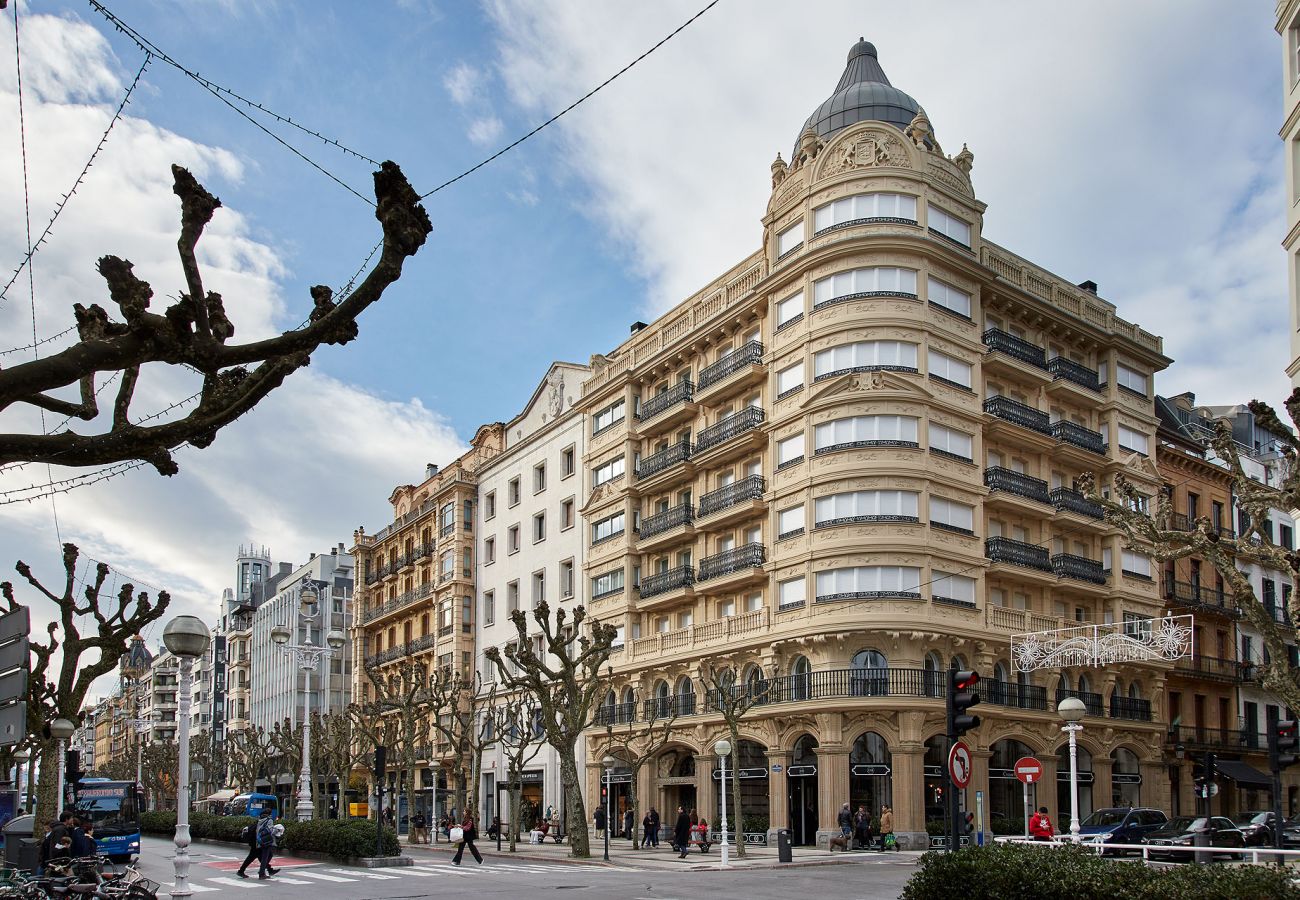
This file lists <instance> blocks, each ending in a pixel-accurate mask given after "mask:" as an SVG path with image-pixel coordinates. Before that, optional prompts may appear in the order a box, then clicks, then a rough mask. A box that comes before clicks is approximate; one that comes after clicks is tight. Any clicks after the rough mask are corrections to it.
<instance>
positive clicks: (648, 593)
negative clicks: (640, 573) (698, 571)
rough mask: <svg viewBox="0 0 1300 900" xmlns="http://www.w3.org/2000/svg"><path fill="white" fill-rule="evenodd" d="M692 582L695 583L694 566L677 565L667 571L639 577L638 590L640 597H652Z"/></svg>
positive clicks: (686, 585) (685, 586) (687, 585)
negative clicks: (639, 584)
mask: <svg viewBox="0 0 1300 900" xmlns="http://www.w3.org/2000/svg"><path fill="white" fill-rule="evenodd" d="M693 584H695V567H694V566H678V567H677V568H675V569H669V570H668V571H667V572H656V573H655V574H654V575H647V576H645V577H644V578H642V579H641V586H640V588H638V590H639V592H640V594H641V596H642V597H653V596H655V595H656V594H666V593H668V592H669V591H675V590H677V589H678V588H687V587H690V586H691V585H693Z"/></svg>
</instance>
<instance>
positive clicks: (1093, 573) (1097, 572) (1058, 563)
mask: <svg viewBox="0 0 1300 900" xmlns="http://www.w3.org/2000/svg"><path fill="white" fill-rule="evenodd" d="M1052 571H1053V572H1055V573H1056V574H1057V576H1058V577H1061V578H1073V579H1074V580H1076V581H1086V582H1088V583H1089V584H1105V583H1106V570H1105V569H1103V568H1102V567H1101V563H1100V562H1099V561H1097V560H1095V559H1089V558H1088V557H1086V556H1075V555H1074V554H1073V553H1058V554H1056V555H1055V556H1053V557H1052Z"/></svg>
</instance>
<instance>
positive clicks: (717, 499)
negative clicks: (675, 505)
mask: <svg viewBox="0 0 1300 900" xmlns="http://www.w3.org/2000/svg"><path fill="white" fill-rule="evenodd" d="M766 491H767V479H766V478H764V477H763V476H762V475H748V476H746V477H744V478H742V479H740V481H737V482H733V483H732V484H729V485H726V486H725V487H720V488H718V489H717V490H716V491H709V492H708V493H707V494H704V495H702V496H701V497H700V507H699V511H698V513H699V515H700V516H708V515H712V514H713V513H715V512H721V511H722V510H724V509H727V508H728V507H731V506H735V505H736V504H738V503H744V502H745V501H746V500H762V499H763V494H764V493H765V492H766Z"/></svg>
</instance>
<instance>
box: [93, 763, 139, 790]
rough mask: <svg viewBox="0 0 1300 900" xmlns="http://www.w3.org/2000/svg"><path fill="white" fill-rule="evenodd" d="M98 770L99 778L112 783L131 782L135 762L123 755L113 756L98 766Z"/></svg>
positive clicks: (133, 777) (133, 776) (133, 775)
mask: <svg viewBox="0 0 1300 900" xmlns="http://www.w3.org/2000/svg"><path fill="white" fill-rule="evenodd" d="M98 770H99V776H100V777H101V778H108V779H111V780H112V781H132V780H134V779H135V760H134V759H133V758H132V757H130V756H125V755H120V756H115V757H113V758H112V759H110V760H109V761H108V762H106V763H104V765H102V766H99V767H98ZM146 788H147V786H146Z"/></svg>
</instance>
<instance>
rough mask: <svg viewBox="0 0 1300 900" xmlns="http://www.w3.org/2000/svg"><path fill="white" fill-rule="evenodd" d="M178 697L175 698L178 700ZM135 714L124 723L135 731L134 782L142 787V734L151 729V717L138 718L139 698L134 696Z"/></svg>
mask: <svg viewBox="0 0 1300 900" xmlns="http://www.w3.org/2000/svg"><path fill="white" fill-rule="evenodd" d="M179 700H180V698H179V697H178V698H177V701H178V702H179ZM135 715H136V717H135V718H134V719H127V720H126V724H127V725H128V726H130V727H131V728H132V729H133V730H134V731H135V783H136V785H137V787H139V788H140V789H143V786H144V736H145V735H146V734H148V733H149V732H150V731H152V730H153V720H152V719H142V718H140V698H139V697H136V698H135Z"/></svg>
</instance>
